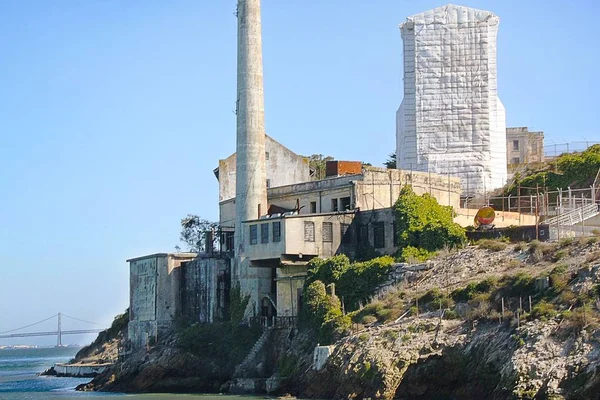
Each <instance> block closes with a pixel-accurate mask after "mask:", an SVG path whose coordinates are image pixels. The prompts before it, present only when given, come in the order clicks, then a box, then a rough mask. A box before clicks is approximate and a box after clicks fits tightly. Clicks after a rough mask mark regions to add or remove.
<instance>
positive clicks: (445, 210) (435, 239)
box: [394, 186, 466, 258]
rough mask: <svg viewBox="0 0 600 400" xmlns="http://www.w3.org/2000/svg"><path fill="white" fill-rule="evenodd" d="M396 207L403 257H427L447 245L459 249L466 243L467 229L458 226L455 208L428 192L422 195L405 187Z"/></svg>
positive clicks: (399, 242) (399, 240)
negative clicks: (444, 204) (443, 203)
mask: <svg viewBox="0 0 600 400" xmlns="http://www.w3.org/2000/svg"><path fill="white" fill-rule="evenodd" d="M394 208H395V213H396V224H397V228H398V232H399V234H398V244H399V245H398V247H399V251H400V255H401V256H402V257H403V258H407V257H406V255H407V254H411V255H415V254H420V256H421V257H420V258H424V256H426V255H427V254H428V253H432V252H434V251H436V250H439V249H441V248H443V247H445V246H449V247H457V246H462V245H463V244H464V243H465V242H466V235H465V231H464V229H463V228H461V227H460V225H458V224H456V223H454V216H455V214H454V210H453V209H452V207H450V206H442V205H440V204H439V203H438V202H437V200H436V199H435V198H434V197H432V196H430V195H429V194H427V193H426V194H423V195H422V196H418V195H416V194H415V193H414V192H413V190H412V188H411V187H410V186H404V187H403V188H402V190H401V191H400V197H399V198H398V200H397V201H396V204H395V206H394ZM415 249H417V250H416V251H415ZM422 250H424V251H425V252H423V251H422ZM403 253H404V254H403Z"/></svg>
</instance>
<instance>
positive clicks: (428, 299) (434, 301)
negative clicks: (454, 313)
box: [419, 288, 451, 310]
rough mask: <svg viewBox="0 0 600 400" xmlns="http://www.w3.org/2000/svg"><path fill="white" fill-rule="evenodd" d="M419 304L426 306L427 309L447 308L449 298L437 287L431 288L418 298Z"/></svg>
mask: <svg viewBox="0 0 600 400" xmlns="http://www.w3.org/2000/svg"><path fill="white" fill-rule="evenodd" d="M419 306H422V307H426V308H428V309H429V310H437V309H439V308H440V307H441V308H448V307H450V306H451V299H450V298H448V297H447V296H446V295H444V294H443V293H442V291H441V290H440V289H439V288H432V289H429V290H428V291H427V293H425V294H424V295H423V296H421V297H420V298H419Z"/></svg>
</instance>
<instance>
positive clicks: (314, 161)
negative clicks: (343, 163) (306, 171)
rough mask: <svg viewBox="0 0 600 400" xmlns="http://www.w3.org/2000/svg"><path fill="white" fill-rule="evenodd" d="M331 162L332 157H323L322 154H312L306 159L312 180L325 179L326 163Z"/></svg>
mask: <svg viewBox="0 0 600 400" xmlns="http://www.w3.org/2000/svg"><path fill="white" fill-rule="evenodd" d="M331 160H333V157H331V156H324V155H323V154H313V155H311V156H310V157H308V166H309V168H310V173H311V177H312V179H313V180H315V181H318V180H321V179H325V172H326V165H327V161H331Z"/></svg>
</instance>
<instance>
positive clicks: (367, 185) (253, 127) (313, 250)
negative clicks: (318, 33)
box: [129, 0, 461, 346]
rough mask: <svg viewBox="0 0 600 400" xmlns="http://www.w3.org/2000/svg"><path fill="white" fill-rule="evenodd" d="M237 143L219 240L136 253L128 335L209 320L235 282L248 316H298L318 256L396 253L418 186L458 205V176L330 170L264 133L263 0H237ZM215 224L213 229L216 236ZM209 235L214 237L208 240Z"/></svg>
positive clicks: (139, 339) (354, 167) (352, 165)
mask: <svg viewBox="0 0 600 400" xmlns="http://www.w3.org/2000/svg"><path fill="white" fill-rule="evenodd" d="M237 16H238V76H237V78H238V99H237V100H238V101H237V104H238V105H237V113H236V114H237V142H236V152H235V154H233V155H231V156H230V157H228V158H226V159H225V160H220V161H219V166H218V167H217V168H216V169H215V170H214V173H215V176H216V177H217V179H218V181H219V230H218V232H214V234H217V235H219V239H220V246H219V248H218V249H213V248H212V247H211V246H207V252H206V254H200V255H195V254H188V253H184V254H181V255H179V254H155V255H150V256H145V257H140V258H135V259H131V260H129V262H130V270H131V302H130V303H131V304H130V305H131V314H130V317H131V319H130V326H129V339H130V340H131V343H132V344H133V345H134V346H142V345H144V344H146V343H148V341H149V338H150V337H159V336H160V335H161V334H162V332H166V331H168V330H169V329H172V328H173V326H174V321H175V320H176V319H177V318H185V319H187V320H188V321H190V322H202V323H210V322H214V321H217V320H219V319H221V318H223V317H224V316H225V310H226V309H227V305H228V304H227V302H228V299H229V291H230V290H231V288H232V287H234V286H237V285H239V287H240V289H241V291H242V293H243V294H246V295H249V296H250V302H249V305H248V308H247V310H246V317H247V318H251V317H257V316H260V317H264V318H265V320H269V321H273V320H275V321H276V319H273V317H285V318H288V317H294V316H297V315H298V311H299V308H300V305H301V296H302V287H303V284H304V280H305V277H306V275H307V264H308V262H309V261H310V260H311V259H313V258H315V257H328V256H332V255H335V254H340V253H344V254H348V255H349V256H350V257H353V256H355V255H356V253H357V251H358V250H359V249H361V248H362V247H369V248H372V249H374V250H375V251H377V252H378V253H379V254H392V253H394V251H395V250H396V241H395V238H396V237H397V235H396V234H395V233H396V229H395V224H394V213H393V205H394V203H395V201H396V200H397V198H398V195H399V193H400V190H401V188H402V187H403V186H405V185H411V186H412V188H413V190H414V191H415V192H416V193H417V194H424V193H428V194H430V195H431V196H433V197H435V198H436V199H437V200H438V202H440V203H441V204H445V205H451V206H453V207H456V208H457V207H458V206H459V202H460V195H461V181H460V179H459V177H456V176H455V177H453V176H450V175H439V174H436V173H434V172H433V171H425V172H422V171H421V172H420V171H418V170H416V169H414V170H412V171H411V170H410V169H409V170H402V169H393V170H389V169H384V168H375V167H367V166H363V165H362V163H360V162H344V161H332V162H328V163H327V165H326V168H325V169H326V176H325V179H321V180H312V179H311V175H310V170H309V163H308V160H307V159H306V158H305V157H302V156H299V155H297V154H295V153H293V152H292V151H290V150H289V149H287V148H286V147H284V146H283V145H281V144H279V143H278V142H276V141H275V140H274V139H272V138H270V137H269V136H267V135H266V134H265V130H264V104H263V85H262V54H261V52H262V50H261V38H260V2H259V0H238V11H237ZM212 234H213V232H211V235H212ZM207 243H212V241H211V240H208V241H207Z"/></svg>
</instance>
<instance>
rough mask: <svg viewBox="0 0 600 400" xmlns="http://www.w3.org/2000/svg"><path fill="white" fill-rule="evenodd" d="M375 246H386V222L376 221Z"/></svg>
mask: <svg viewBox="0 0 600 400" xmlns="http://www.w3.org/2000/svg"><path fill="white" fill-rule="evenodd" d="M373 247H375V248H376V249H381V248H383V247H385V224H384V223H383V222H375V226H374V228H373Z"/></svg>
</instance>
